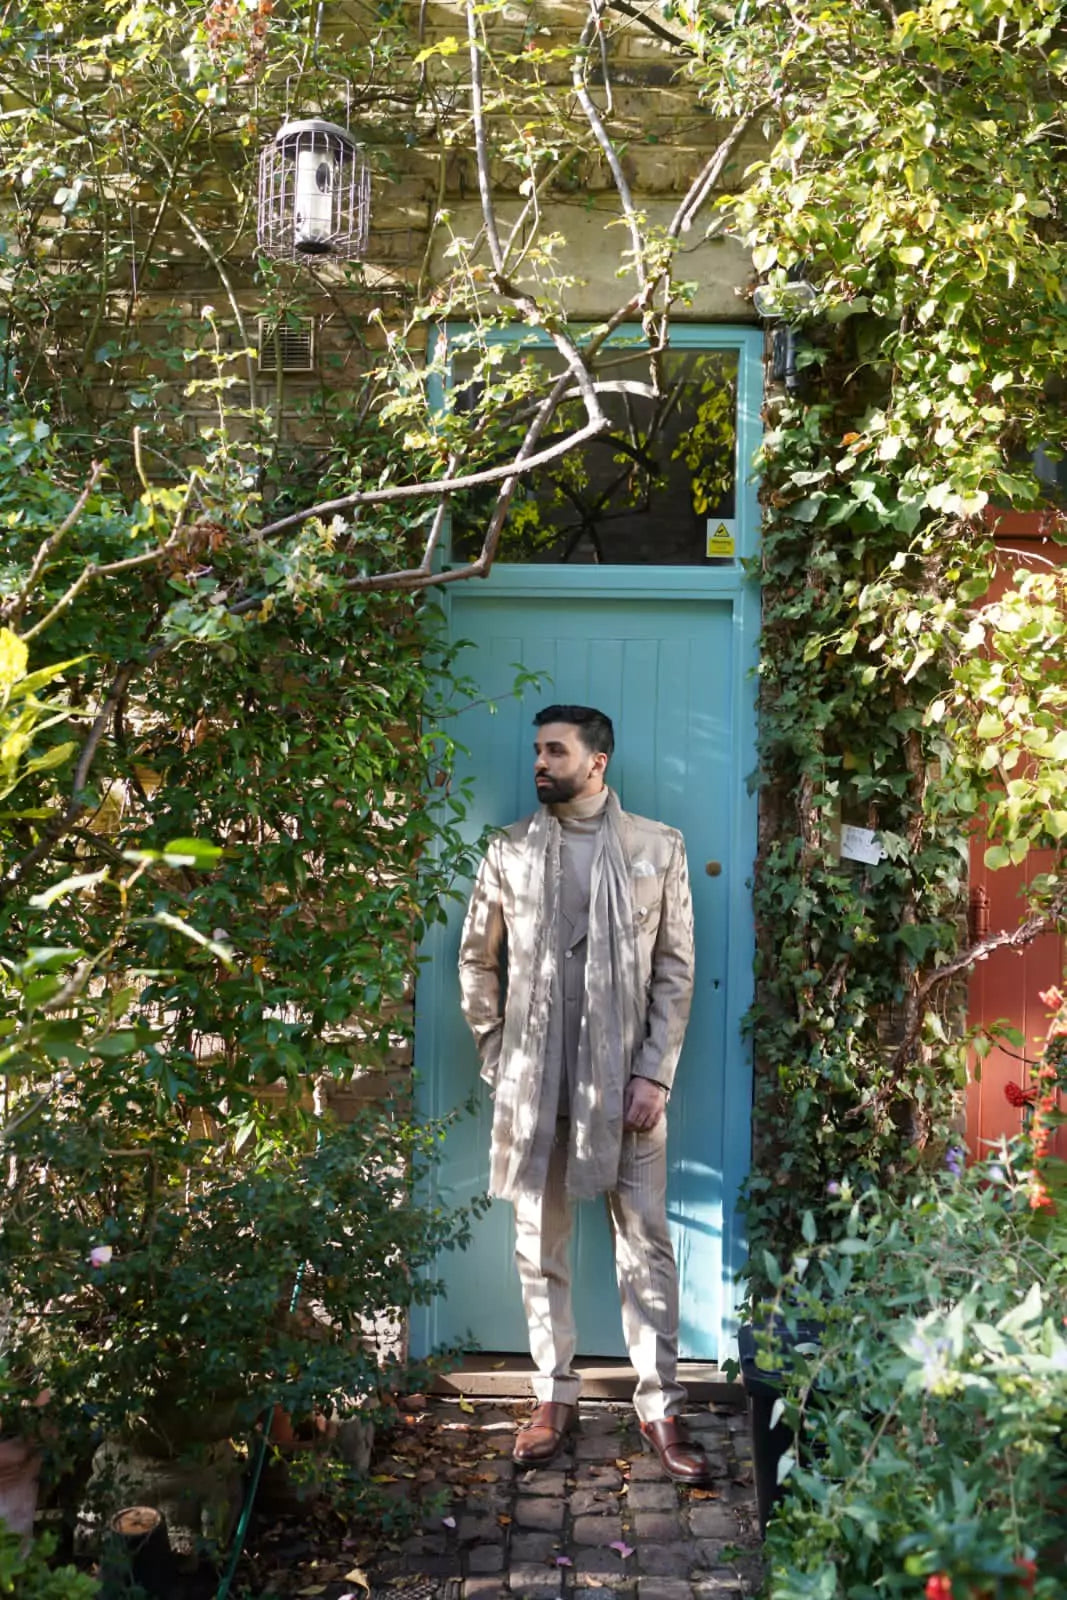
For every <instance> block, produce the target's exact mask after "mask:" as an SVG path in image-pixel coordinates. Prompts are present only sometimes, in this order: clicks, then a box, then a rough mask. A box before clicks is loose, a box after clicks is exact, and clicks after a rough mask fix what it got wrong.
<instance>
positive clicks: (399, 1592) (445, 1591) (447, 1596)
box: [370, 1574, 461, 1600]
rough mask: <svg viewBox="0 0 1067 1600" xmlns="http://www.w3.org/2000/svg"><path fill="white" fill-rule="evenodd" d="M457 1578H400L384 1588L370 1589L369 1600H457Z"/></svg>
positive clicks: (458, 1586) (459, 1585) (458, 1582)
mask: <svg viewBox="0 0 1067 1600" xmlns="http://www.w3.org/2000/svg"><path fill="white" fill-rule="evenodd" d="M460 1587H461V1581H460V1579H459V1578H420V1577H419V1576H418V1574H415V1576H413V1577H411V1578H400V1579H398V1580H397V1582H396V1583H390V1584H388V1585H386V1586H385V1587H384V1588H378V1587H377V1586H375V1587H374V1588H373V1589H371V1592H370V1600H459V1592H460Z"/></svg>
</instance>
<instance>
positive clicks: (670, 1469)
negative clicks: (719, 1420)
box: [641, 1417, 711, 1485]
mask: <svg viewBox="0 0 1067 1600" xmlns="http://www.w3.org/2000/svg"><path fill="white" fill-rule="evenodd" d="M641 1442H642V1444H643V1445H644V1447H645V1449H646V1450H654V1451H655V1452H656V1454H657V1455H658V1456H659V1461H660V1466H661V1467H662V1468H663V1470H664V1472H665V1473H666V1474H667V1476H668V1478H671V1479H673V1481H674V1482H675V1483H687V1484H690V1485H695V1484H701V1483H710V1482H711V1466H710V1464H709V1462H708V1458H707V1456H706V1455H705V1454H704V1446H703V1445H702V1444H697V1443H695V1441H694V1440H692V1439H690V1437H689V1432H688V1430H687V1428H686V1425H685V1423H684V1422H683V1421H682V1420H681V1418H680V1417H664V1418H663V1419H662V1421H660V1422H642V1424H641Z"/></svg>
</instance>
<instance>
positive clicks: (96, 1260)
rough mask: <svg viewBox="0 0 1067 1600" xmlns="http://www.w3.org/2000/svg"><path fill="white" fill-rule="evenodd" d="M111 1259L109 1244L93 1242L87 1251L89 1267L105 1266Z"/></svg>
mask: <svg viewBox="0 0 1067 1600" xmlns="http://www.w3.org/2000/svg"><path fill="white" fill-rule="evenodd" d="M110 1261H111V1246H110V1245H109V1244H94V1245H93V1248H92V1249H91V1250H90V1251H89V1265H90V1266H91V1267H106V1266H108V1265H109V1264H110Z"/></svg>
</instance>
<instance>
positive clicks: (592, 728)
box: [534, 706, 615, 756]
mask: <svg viewBox="0 0 1067 1600" xmlns="http://www.w3.org/2000/svg"><path fill="white" fill-rule="evenodd" d="M546 722H569V723H570V725H571V727H572V728H577V729H578V733H579V735H580V736H581V740H582V743H583V744H584V745H585V748H586V749H587V750H588V751H589V754H590V755H591V756H595V755H598V754H599V753H600V752H601V751H603V753H604V755H606V756H610V755H611V754H612V753H613V751H614V749H615V730H614V728H613V727H612V726H611V718H610V717H606V716H605V715H604V713H603V711H597V710H596V709H595V708H594V707H593V706H545V708H544V710H543V711H539V712H538V713H537V715H536V717H534V727H535V728H543V727H544V725H545V723H546Z"/></svg>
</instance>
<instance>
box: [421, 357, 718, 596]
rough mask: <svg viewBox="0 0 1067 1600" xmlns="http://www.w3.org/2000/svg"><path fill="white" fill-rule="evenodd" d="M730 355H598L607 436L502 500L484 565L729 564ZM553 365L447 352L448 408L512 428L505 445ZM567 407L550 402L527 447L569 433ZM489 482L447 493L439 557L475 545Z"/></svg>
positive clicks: (575, 417) (486, 510)
mask: <svg viewBox="0 0 1067 1600" xmlns="http://www.w3.org/2000/svg"><path fill="white" fill-rule="evenodd" d="M739 367H740V351H739V350H737V349H731V348H727V349H717V350H670V351H667V352H666V353H665V354H664V355H663V356H662V357H661V358H660V361H659V362H658V371H657V372H656V373H655V374H654V373H653V372H652V371H651V370H650V362H649V357H648V355H647V353H645V352H640V351H620V350H608V351H606V352H605V353H604V355H603V356H602V358H601V359H600V360H599V361H598V363H597V372H596V376H597V378H598V380H600V381H601V382H603V383H606V384H607V385H609V387H608V388H607V390H606V391H605V392H604V393H603V394H602V395H601V403H602V405H603V408H604V411H605V412H606V414H607V415H608V417H609V418H610V420H611V429H610V431H609V432H607V433H605V434H603V435H602V436H600V437H599V438H596V439H593V440H591V441H589V442H588V443H586V444H585V445H584V446H583V447H580V448H579V449H577V450H574V451H572V452H571V453H570V454H569V455H566V456H564V457H562V458H561V459H560V460H559V461H558V462H553V463H552V464H551V465H550V466H548V467H545V468H542V469H541V470H540V471H538V472H535V473H532V474H531V475H530V476H529V478H527V479H525V480H524V481H523V482H522V483H521V484H520V486H519V488H518V490H517V491H516V494H515V498H514V500H513V501H512V505H511V510H510V513H509V516H508V520H507V523H506V524H505V527H504V530H503V535H502V539H501V544H500V548H499V550H498V553H497V560H498V561H506V562H523V563H534V564H536V563H541V564H544V563H551V564H558V563H567V562H569V563H574V564H589V563H610V564H612V565H620V566H628V565H629V566H632V565H654V566H695V565H699V566H707V565H719V564H724V563H725V564H730V563H732V561H733V539H734V518H735V515H736V500H737V455H738V449H737V384H738V371H739ZM561 370H562V361H561V358H560V357H558V355H557V354H556V352H555V351H551V352H546V351H544V350H538V351H536V352H532V353H531V352H529V351H526V352H520V351H516V350H514V349H508V350H506V351H503V350H502V351H499V352H498V353H497V354H496V357H495V359H494V360H493V361H492V362H491V363H487V362H486V361H485V359H484V358H483V359H482V362H481V364H480V365H478V366H476V365H475V361H474V358H473V357H471V358H467V357H457V361H456V369H455V372H454V383H455V385H456V394H455V404H456V405H457V406H458V407H460V408H461V409H463V410H467V411H470V412H475V413H476V412H479V411H481V412H484V413H485V414H486V417H487V418H488V417H489V415H490V414H491V415H492V418H493V425H494V427H495V428H496V429H498V430H501V431H502V430H503V429H504V427H505V426H510V428H511V429H512V437H511V439H510V440H509V448H510V449H512V450H514V449H517V447H518V443H519V441H520V439H521V437H522V430H523V428H524V426H525V420H524V419H526V420H528V418H529V416H530V415H531V414H532V410H533V407H534V405H535V403H536V401H535V398H534V397H539V396H540V395H543V394H544V392H545V380H546V379H549V378H551V377H552V376H554V375H556V374H558V373H559V372H560V371H561ZM584 418H585V412H584V408H583V407H582V404H581V401H580V400H569V401H567V402H566V403H565V404H564V405H562V406H561V407H560V410H559V411H558V413H557V415H556V418H555V419H554V421H553V423H552V424H551V425H550V431H549V432H547V433H545V434H543V435H542V436H541V438H540V440H539V441H538V446H539V448H544V446H545V445H547V444H551V443H552V442H553V441H554V440H557V439H559V440H561V439H563V438H565V437H566V434H567V433H568V432H570V431H572V430H573V429H575V428H578V427H580V426H581V425H582V423H583V421H584ZM495 493H496V486H495V485H490V486H488V487H487V488H485V489H482V490H478V491H475V492H472V493H468V494H466V495H463V496H457V498H456V501H455V502H454V506H453V517H452V549H453V558H454V559H456V560H460V561H469V560H472V559H473V558H474V557H475V556H476V555H477V554H478V552H479V550H480V549H481V546H482V540H483V538H484V534H485V528H486V525H487V523H488V520H489V517H490V515H491V512H492V506H493V501H494V498H495Z"/></svg>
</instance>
